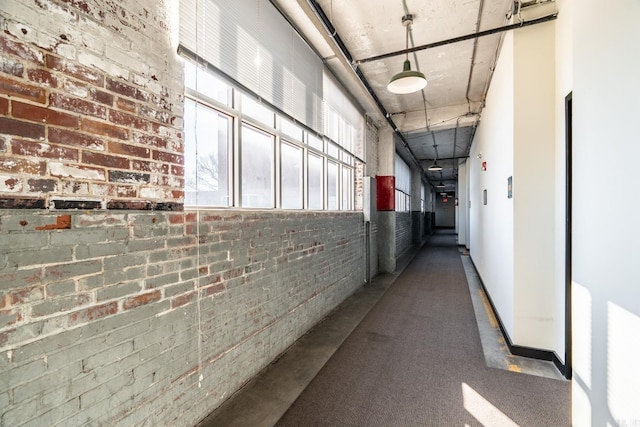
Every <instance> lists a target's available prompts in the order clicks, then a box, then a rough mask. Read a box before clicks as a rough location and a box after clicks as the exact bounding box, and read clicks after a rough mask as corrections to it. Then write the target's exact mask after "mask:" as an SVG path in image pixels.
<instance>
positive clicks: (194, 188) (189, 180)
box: [184, 99, 231, 206]
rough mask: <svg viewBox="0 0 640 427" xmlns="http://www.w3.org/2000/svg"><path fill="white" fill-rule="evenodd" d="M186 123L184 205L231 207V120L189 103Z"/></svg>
mask: <svg viewBox="0 0 640 427" xmlns="http://www.w3.org/2000/svg"><path fill="white" fill-rule="evenodd" d="M184 120H185V147H184V151H185V153H184V154H185V155H184V163H185V165H184V166H185V204H187V205H193V206H229V205H230V198H229V179H228V177H229V146H230V142H231V119H230V118H229V117H228V116H226V115H224V114H221V113H219V112H217V111H216V110H214V109H212V108H208V107H206V106H204V105H202V104H196V103H195V102H193V101H192V100H189V99H187V100H186V101H185V106H184Z"/></svg>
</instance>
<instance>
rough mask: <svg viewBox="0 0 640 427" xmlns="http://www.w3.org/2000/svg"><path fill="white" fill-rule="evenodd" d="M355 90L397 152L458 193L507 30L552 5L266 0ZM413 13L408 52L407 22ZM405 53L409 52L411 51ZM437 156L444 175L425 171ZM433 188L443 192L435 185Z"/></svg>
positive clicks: (550, 14) (543, 15)
mask: <svg viewBox="0 0 640 427" xmlns="http://www.w3.org/2000/svg"><path fill="white" fill-rule="evenodd" d="M272 2H273V3H274V4H275V5H276V6H277V7H278V8H279V9H280V10H281V11H282V12H283V14H284V15H285V16H287V18H288V19H289V20H290V21H291V22H292V23H293V24H294V26H295V27H296V28H298V30H299V32H300V33H301V35H302V36H303V37H305V38H306V39H307V41H308V42H309V43H310V44H311V45H312V46H313V47H314V49H316V51H317V52H318V53H319V54H320V56H321V57H322V58H323V60H324V62H325V63H326V64H327V66H328V67H329V68H330V69H331V70H332V72H333V73H334V74H335V75H336V76H337V77H338V78H339V79H340V80H341V81H342V82H343V84H344V85H345V87H346V88H347V89H348V90H350V91H351V93H353V94H354V96H355V98H356V101H357V102H358V103H359V104H360V105H361V106H362V107H363V109H364V110H365V113H366V114H367V116H368V117H369V118H370V119H371V120H373V121H374V123H375V124H376V125H377V126H378V127H383V126H387V125H389V126H392V127H395V128H396V129H397V131H396V133H397V135H398V136H399V137H398V138H397V139H398V141H399V142H398V143H397V145H398V148H397V151H398V153H400V155H401V156H402V157H403V158H404V159H405V161H407V163H408V164H410V165H416V164H419V165H420V166H421V167H422V170H423V171H424V175H425V177H426V179H427V180H428V181H429V182H430V183H431V185H432V186H433V187H435V186H436V185H437V184H439V183H440V182H442V183H444V184H445V188H444V191H447V192H449V193H452V192H455V190H456V182H457V174H458V165H459V164H460V162H461V161H463V160H464V159H466V158H467V157H468V154H469V150H470V146H471V142H472V139H473V136H474V132H475V128H476V127H477V125H478V123H479V120H480V117H481V113H482V108H483V106H484V101H485V96H486V93H487V90H488V87H489V84H490V82H491V77H492V72H493V68H494V66H495V63H496V60H497V56H498V55H499V52H500V46H501V41H502V37H503V35H504V32H505V31H507V28H509V30H513V29H514V28H516V27H520V26H524V25H535V24H537V23H539V22H544V21H546V20H550V19H554V18H555V16H556V14H555V4H553V1H549V0H534V1H528V2H518V1H515V2H514V1H513V0H413V1H412V0H366V1H365V0H317V1H316V0H272ZM408 15H411V16H412V23H411V25H410V26H409V27H408V28H409V33H408V46H409V49H406V43H407V38H406V37H407V33H406V28H405V26H404V25H403V17H405V16H408ZM407 50H409V51H411V52H407ZM407 54H408V59H409V60H410V62H411V69H412V70H419V71H421V72H422V73H424V75H425V76H426V79H427V82H428V84H427V86H426V87H425V88H424V89H423V90H421V91H418V92H414V93H411V94H405V95H396V94H393V93H391V92H389V91H388V90H387V88H386V86H387V83H388V82H389V80H390V79H391V77H393V76H394V75H395V74H397V73H399V72H400V71H402V69H403V62H404V61H405V59H406V58H407V56H406V55H407ZM436 160H437V163H438V164H440V165H442V166H443V170H442V171H429V170H428V167H429V166H430V165H431V164H433V163H434V162H435V161H436ZM437 190H438V191H443V189H442V188H440V187H438V188H437Z"/></svg>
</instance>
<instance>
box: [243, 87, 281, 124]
mask: <svg viewBox="0 0 640 427" xmlns="http://www.w3.org/2000/svg"><path fill="white" fill-rule="evenodd" d="M242 114H244V115H247V116H249V117H252V118H254V119H256V120H258V121H259V122H261V123H264V124H265V125H268V126H270V127H274V120H275V113H274V112H273V111H271V109H269V107H266V106H264V105H261V104H258V103H257V102H256V101H254V100H253V99H252V98H249V97H248V96H246V95H242Z"/></svg>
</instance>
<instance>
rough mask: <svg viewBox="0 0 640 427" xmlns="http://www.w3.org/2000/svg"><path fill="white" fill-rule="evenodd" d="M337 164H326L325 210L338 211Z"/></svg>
mask: <svg viewBox="0 0 640 427" xmlns="http://www.w3.org/2000/svg"><path fill="white" fill-rule="evenodd" d="M338 200H339V195H338V164H337V163H336V162H331V161H330V162H328V163H327V209H329V210H336V209H338Z"/></svg>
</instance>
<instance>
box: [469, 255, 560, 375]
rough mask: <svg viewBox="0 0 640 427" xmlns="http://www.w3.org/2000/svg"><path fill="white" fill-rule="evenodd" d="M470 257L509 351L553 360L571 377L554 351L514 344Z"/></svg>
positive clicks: (556, 365) (534, 357)
mask: <svg viewBox="0 0 640 427" xmlns="http://www.w3.org/2000/svg"><path fill="white" fill-rule="evenodd" d="M469 259H470V260H471V264H472V265H473V268H474V269H475V270H476V273H477V275H478V279H479V280H480V286H482V290H483V291H484V294H485V295H486V296H487V300H488V301H489V306H490V307H491V311H492V312H493V315H494V316H495V318H496V320H497V321H498V327H499V328H500V332H502V336H503V337H504V340H505V342H506V343H507V347H508V348H509V351H510V352H511V354H513V355H514V356H521V357H527V358H529V359H537V360H545V361H549V362H553V364H554V365H555V367H556V369H558V371H559V372H560V373H561V374H562V375H563V376H564V377H565V378H567V379H569V378H571V371H570V369H567V367H566V365H565V364H564V363H562V362H561V361H560V358H559V357H558V355H557V354H556V353H555V352H554V351H550V350H542V349H539V348H533V347H526V346H521V345H515V344H513V342H512V341H511V337H510V336H509V334H508V333H507V330H506V329H505V327H504V324H503V322H502V319H501V318H500V314H499V313H498V310H496V306H495V305H494V304H493V300H492V299H491V295H490V294H489V292H488V291H487V288H486V286H485V285H484V281H483V280H482V277H481V276H480V272H479V271H478V269H477V268H476V264H475V262H473V258H472V257H471V256H469Z"/></svg>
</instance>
